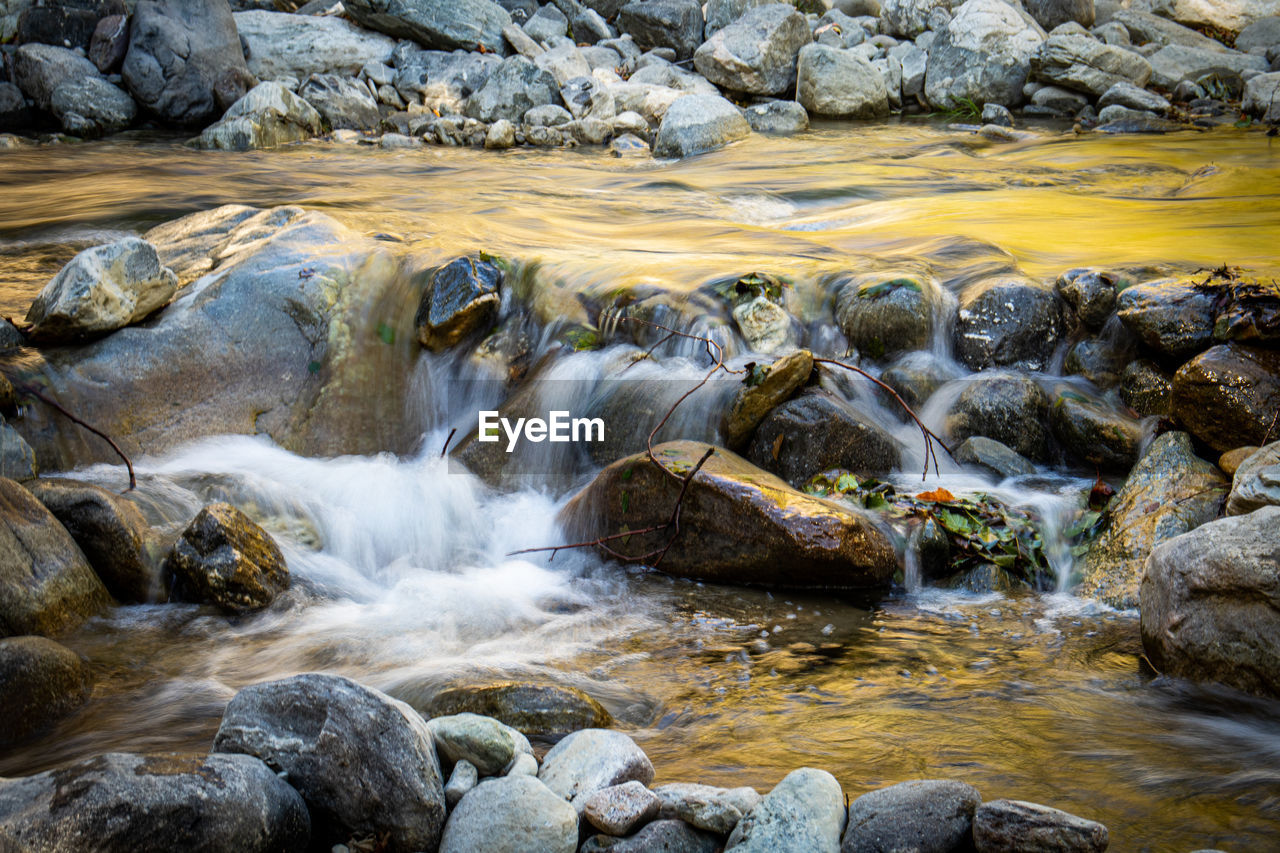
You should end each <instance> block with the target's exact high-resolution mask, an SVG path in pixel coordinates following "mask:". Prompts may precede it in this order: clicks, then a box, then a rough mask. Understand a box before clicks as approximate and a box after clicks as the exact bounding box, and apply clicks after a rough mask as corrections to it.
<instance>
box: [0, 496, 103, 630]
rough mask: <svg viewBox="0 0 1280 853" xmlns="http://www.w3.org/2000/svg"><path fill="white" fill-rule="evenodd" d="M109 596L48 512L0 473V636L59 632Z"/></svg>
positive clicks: (92, 611) (74, 624) (96, 608)
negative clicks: (0, 477)
mask: <svg viewBox="0 0 1280 853" xmlns="http://www.w3.org/2000/svg"><path fill="white" fill-rule="evenodd" d="M109 602H110V596H109V595H108V594H107V590H106V589H105V588H104V587H103V586H102V582H101V581H99V580H98V578H97V576H96V575H94V573H93V569H91V568H90V567H89V563H88V562H87V561H86V560H85V558H84V554H83V553H81V551H80V549H79V548H78V547H77V546H76V543H75V541H74V540H72V538H71V536H70V535H69V534H68V533H67V531H66V530H65V529H64V528H63V527H62V525H61V524H59V523H58V520H57V519H56V518H55V517H54V516H53V514H52V513H50V512H49V511H48V510H47V509H45V508H44V506H43V505H42V504H41V503H40V502H39V501H37V500H36V499H35V498H34V497H33V496H32V495H31V493H30V492H28V491H27V490H26V489H24V488H23V487H22V486H20V485H18V484H17V483H15V482H13V481H12V480H8V479H0V637H8V636H14V635H18V634H39V635H42V636H45V635H56V634H59V633H63V632H65V631H69V630H71V629H72V628H75V627H77V626H78V625H80V624H81V623H82V622H84V620H86V619H88V618H89V617H90V616H93V615H94V614H96V613H97V612H98V611H100V610H101V609H102V608H104V607H105V606H106V605H107V604H108V603H109Z"/></svg>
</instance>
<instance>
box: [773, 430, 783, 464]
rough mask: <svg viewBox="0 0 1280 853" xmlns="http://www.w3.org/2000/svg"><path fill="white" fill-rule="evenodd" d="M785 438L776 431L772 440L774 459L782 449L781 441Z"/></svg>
mask: <svg viewBox="0 0 1280 853" xmlns="http://www.w3.org/2000/svg"><path fill="white" fill-rule="evenodd" d="M785 438H786V436H785V435H784V434H782V433H778V437H777V438H775V439H774V440H773V458H774V459H775V460H776V459H777V458H778V453H780V452H781V451H782V441H783V439H785Z"/></svg>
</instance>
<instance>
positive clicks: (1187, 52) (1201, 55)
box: [1150, 44, 1270, 92]
mask: <svg viewBox="0 0 1280 853" xmlns="http://www.w3.org/2000/svg"><path fill="white" fill-rule="evenodd" d="M1150 62H1151V80H1150V83H1151V85H1152V86H1156V87H1158V88H1161V89H1165V90H1169V91H1172V90H1173V88H1174V87H1176V86H1177V85H1178V84H1179V83H1181V82H1182V81H1184V80H1186V81H1189V82H1192V83H1198V82H1199V81H1201V80H1203V79H1206V78H1208V77H1210V76H1213V77H1217V78H1218V79H1219V80H1222V81H1228V82H1230V81H1233V80H1234V81H1235V85H1236V86H1237V88H1236V91H1237V92H1238V91H1240V88H1239V87H1240V86H1241V85H1243V81H1242V79H1241V78H1242V77H1243V76H1244V75H1245V74H1247V73H1249V72H1266V71H1269V70H1270V67H1269V65H1268V63H1267V60H1266V58H1264V57H1261V56H1253V55H1251V54H1247V53H1236V52H1233V51H1227V52H1223V51H1217V50H1205V49H1201V48H1195V47H1184V46H1182V45H1174V44H1171V45H1166V46H1165V47H1162V48H1160V50H1158V51H1156V52H1155V53H1154V54H1152V55H1151V57H1150Z"/></svg>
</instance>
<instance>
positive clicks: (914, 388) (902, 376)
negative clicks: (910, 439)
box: [879, 353, 955, 420]
mask: <svg viewBox="0 0 1280 853" xmlns="http://www.w3.org/2000/svg"><path fill="white" fill-rule="evenodd" d="M953 378H955V377H954V373H953V371H952V370H951V369H949V368H948V367H947V366H946V365H944V364H941V363H940V362H939V361H938V360H936V359H934V358H932V357H931V356H930V355H929V354H928V353H908V354H907V355H906V356H904V357H903V358H901V359H899V360H898V362H897V363H896V364H895V365H894V366H893V367H890V368H889V369H888V370H886V371H884V372H883V373H881V374H880V381H881V382H883V383H884V384H886V385H888V386H889V387H890V388H892V389H893V390H894V392H896V393H897V395H898V396H899V397H901V398H902V401H903V402H904V403H906V404H907V405H908V406H910V407H911V408H912V409H915V410H917V411H918V410H919V407H920V406H922V405H924V403H925V401H927V400H928V399H929V398H930V397H932V396H933V392H934V391H937V390H938V389H939V388H941V387H942V386H943V385H945V384H946V383H947V381H948V380H950V379H953ZM879 399H880V401H881V403H882V404H883V405H884V406H885V407H887V408H888V409H889V410H890V411H892V412H894V413H895V414H896V415H898V417H899V418H901V419H903V420H906V418H907V414H906V412H904V411H902V407H901V405H900V404H899V403H898V401H897V400H894V399H893V397H892V395H890V394H887V393H881V394H880V395H879Z"/></svg>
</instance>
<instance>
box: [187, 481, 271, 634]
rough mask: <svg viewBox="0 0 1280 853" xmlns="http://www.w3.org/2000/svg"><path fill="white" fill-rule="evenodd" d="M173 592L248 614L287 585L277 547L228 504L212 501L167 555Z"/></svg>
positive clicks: (269, 537)
mask: <svg viewBox="0 0 1280 853" xmlns="http://www.w3.org/2000/svg"><path fill="white" fill-rule="evenodd" d="M164 570H165V573H166V574H168V575H169V576H171V577H172V578H173V591H174V595H176V596H177V597H178V598H180V599H182V600H184V601H196V602H201V603H204V604H214V605H217V606H218V607H219V608H221V609H222V610H224V611H226V612H228V613H239V614H243V613H249V612H252V611H254V610H261V609H262V608H264V607H266V606H267V605H269V604H270V603H271V602H272V601H273V600H274V599H275V597H276V596H277V595H279V594H280V593H281V592H283V591H284V590H286V589H288V588H289V569H288V567H287V566H286V565H285V562H284V555H283V554H281V553H280V547H279V546H278V545H276V543H275V541H274V540H273V539H272V538H271V536H270V535H268V534H267V532H266V531H265V530H263V529H262V528H261V527H259V526H258V525H256V524H254V523H253V522H252V521H251V520H250V519H249V517H248V516H246V515H245V514H244V513H243V512H241V511H240V510H238V509H236V508H235V507H233V506H232V505H231V504H226V503H214V504H210V505H209V506H207V507H205V508H204V509H202V510H200V514H199V515H197V516H196V517H195V520H194V521H192V522H191V524H190V525H189V526H188V527H187V529H186V530H184V531H183V533H182V536H180V537H179V538H178V541H177V543H176V544H175V545H174V546H173V551H171V552H170V553H169V557H168V558H167V559H166V560H165V565H164Z"/></svg>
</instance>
